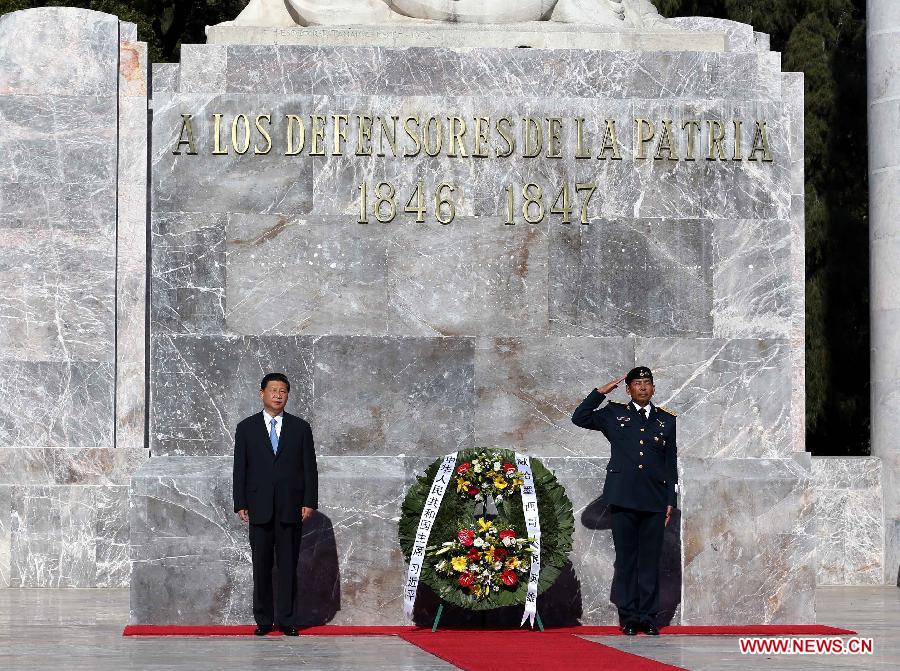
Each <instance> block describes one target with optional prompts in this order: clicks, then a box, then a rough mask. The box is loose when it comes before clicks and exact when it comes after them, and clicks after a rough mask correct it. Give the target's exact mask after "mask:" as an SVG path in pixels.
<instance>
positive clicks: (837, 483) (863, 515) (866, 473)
mask: <svg viewBox="0 0 900 671" xmlns="http://www.w3.org/2000/svg"><path fill="white" fill-rule="evenodd" d="M812 472H813V482H814V487H815V494H816V502H815V505H816V541H817V561H818V567H817V572H816V581H817V583H818V584H819V585H880V584H882V582H883V574H884V560H885V528H884V524H883V523H882V518H883V514H884V496H883V488H882V462H881V460H880V459H878V458H877V457H847V458H838V457H816V458H814V459H813V460H812Z"/></svg>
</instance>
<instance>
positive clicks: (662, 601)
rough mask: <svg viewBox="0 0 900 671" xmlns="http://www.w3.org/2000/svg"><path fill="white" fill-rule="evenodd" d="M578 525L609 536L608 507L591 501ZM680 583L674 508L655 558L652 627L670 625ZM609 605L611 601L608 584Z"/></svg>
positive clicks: (677, 516)
mask: <svg viewBox="0 0 900 671" xmlns="http://www.w3.org/2000/svg"><path fill="white" fill-rule="evenodd" d="M581 523H582V524H583V525H584V526H585V527H587V528H588V529H596V530H598V531H607V530H608V531H609V532H610V533H612V519H611V518H610V513H609V506H607V505H606V504H605V503H603V502H602V501H600V499H599V498H597V499H595V500H594V501H592V502H591V503H589V504H588V506H587V507H586V508H585V509H584V512H582V513H581ZM681 579H682V576H681V511H680V510H678V509H677V508H676V509H675V510H673V511H672V517H671V519H670V521H669V525H668V526H667V527H666V531H665V534H664V535H663V548H662V554H661V555H660V558H659V613H658V614H657V617H656V623H657V625H659V626H661V627H664V626H666V625H669V624H672V620H673V619H674V618H675V613H676V611H677V610H678V606H679V605H680V604H681ZM613 582H615V572H614V573H613ZM610 601H612V584H611V585H610Z"/></svg>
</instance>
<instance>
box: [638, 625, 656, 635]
mask: <svg viewBox="0 0 900 671" xmlns="http://www.w3.org/2000/svg"><path fill="white" fill-rule="evenodd" d="M641 629H642V630H643V631H644V633H645V634H647V636H659V628H658V627H657V626H656V625H655V624H653V623H652V622H644V623H642V624H641Z"/></svg>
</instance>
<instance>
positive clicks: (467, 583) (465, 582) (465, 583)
mask: <svg viewBox="0 0 900 671" xmlns="http://www.w3.org/2000/svg"><path fill="white" fill-rule="evenodd" d="M507 573H511V571H507ZM474 582H475V575H474V574H473V573H471V572H469V571H465V572H464V573H460V574H459V585H460V587H471V586H472V583H474Z"/></svg>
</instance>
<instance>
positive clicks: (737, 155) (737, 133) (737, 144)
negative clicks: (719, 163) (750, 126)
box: [731, 119, 743, 161]
mask: <svg viewBox="0 0 900 671" xmlns="http://www.w3.org/2000/svg"><path fill="white" fill-rule="evenodd" d="M733 123H734V156H732V157H731V160H732V161H740V160H741V159H742V158H743V156H741V124H742V123H743V122H742V121H740V120H739V119H734V120H733Z"/></svg>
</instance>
